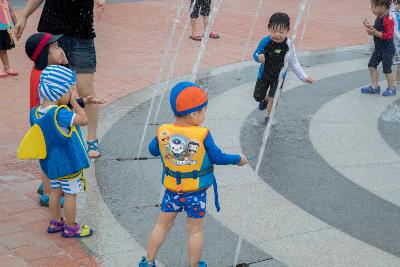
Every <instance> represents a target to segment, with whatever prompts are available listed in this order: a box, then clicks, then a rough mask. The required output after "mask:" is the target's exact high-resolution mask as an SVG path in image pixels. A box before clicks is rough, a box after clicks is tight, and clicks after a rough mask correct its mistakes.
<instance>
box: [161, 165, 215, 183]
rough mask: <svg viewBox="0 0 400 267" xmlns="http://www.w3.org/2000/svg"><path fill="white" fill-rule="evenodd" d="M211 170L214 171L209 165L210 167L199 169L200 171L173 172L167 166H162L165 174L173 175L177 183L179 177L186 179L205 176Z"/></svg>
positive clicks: (179, 180)
mask: <svg viewBox="0 0 400 267" xmlns="http://www.w3.org/2000/svg"><path fill="white" fill-rule="evenodd" d="M213 171H214V167H211V168H209V169H205V170H201V171H196V170H195V171H192V172H174V171H171V170H170V169H169V168H168V167H164V173H165V175H168V176H171V177H174V178H175V179H176V181H177V184H180V183H181V179H187V178H192V179H196V178H198V177H201V176H206V175H207V174H210V173H212V172H213ZM178 182H179V183H178Z"/></svg>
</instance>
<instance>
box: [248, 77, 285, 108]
mask: <svg viewBox="0 0 400 267" xmlns="http://www.w3.org/2000/svg"><path fill="white" fill-rule="evenodd" d="M278 83H279V79H278V78H268V77H264V75H263V77H261V79H259V80H257V82H256V86H255V88H254V94H253V97H254V99H255V100H256V101H257V102H261V101H263V100H264V99H265V96H266V95H267V91H268V89H269V92H268V96H269V97H275V93H276V89H277V88H278Z"/></svg>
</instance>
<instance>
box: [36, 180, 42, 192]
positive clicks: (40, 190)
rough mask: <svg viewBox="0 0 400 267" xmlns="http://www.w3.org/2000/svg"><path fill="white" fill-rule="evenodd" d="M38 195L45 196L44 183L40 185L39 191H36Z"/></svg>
mask: <svg viewBox="0 0 400 267" xmlns="http://www.w3.org/2000/svg"><path fill="white" fill-rule="evenodd" d="M36 193H38V195H43V183H40V185H39V188H38V190H37V191H36Z"/></svg>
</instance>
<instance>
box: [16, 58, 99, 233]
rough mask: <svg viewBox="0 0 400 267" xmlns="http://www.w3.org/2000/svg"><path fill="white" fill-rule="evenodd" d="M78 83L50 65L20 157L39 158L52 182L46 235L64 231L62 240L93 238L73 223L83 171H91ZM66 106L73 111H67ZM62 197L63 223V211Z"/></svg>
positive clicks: (86, 228) (62, 69) (68, 72)
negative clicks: (77, 88)
mask: <svg viewBox="0 0 400 267" xmlns="http://www.w3.org/2000/svg"><path fill="white" fill-rule="evenodd" d="M75 84H76V74H75V72H73V71H71V70H69V69H68V68H65V67H63V66H59V65H51V66H48V67H46V68H45V69H44V70H43V72H42V74H41V76H40V83H39V96H40V103H41V104H40V105H39V106H37V107H35V108H33V109H32V111H31V117H30V118H31V125H32V127H31V129H30V130H29V132H28V133H27V134H26V136H25V137H24V140H23V141H22V143H21V145H20V147H19V148H18V158H20V159H29V158H31V159H32V158H37V159H39V163H40V167H41V169H42V171H43V173H44V174H45V175H46V177H48V179H50V184H51V190H50V203H49V207H50V215H51V221H50V225H49V227H48V229H47V232H48V233H59V232H61V236H62V237H64V238H70V237H77V238H81V237H88V236H90V235H92V233H93V230H92V229H90V227H89V226H87V225H83V226H82V227H81V226H80V225H79V224H77V223H76V222H75V219H76V196H77V194H78V193H81V192H83V191H84V190H85V186H86V183H85V177H84V174H83V169H86V168H88V167H89V166H90V162H89V158H88V156H87V153H86V149H85V146H84V142H83V139H82V135H81V132H80V129H79V126H78V125H86V124H87V117H86V113H85V111H84V110H83V108H82V107H81V106H80V105H79V104H78V103H77V101H76V97H75V96H76V92H75V91H73V92H72V90H73V89H72V87H73V86H74V85H75ZM68 103H70V104H71V105H72V107H73V111H72V110H70V109H69V108H68V107H67V106H66V105H67V104H68ZM32 151H33V152H32ZM32 155H35V156H32ZM62 194H64V214H65V220H64V219H63V217H61V211H60V209H61V208H60V198H61V195H62Z"/></svg>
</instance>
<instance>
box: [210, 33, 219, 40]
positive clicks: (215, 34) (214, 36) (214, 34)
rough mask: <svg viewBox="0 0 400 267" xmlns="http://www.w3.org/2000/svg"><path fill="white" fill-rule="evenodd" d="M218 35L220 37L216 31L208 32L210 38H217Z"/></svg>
mask: <svg viewBox="0 0 400 267" xmlns="http://www.w3.org/2000/svg"><path fill="white" fill-rule="evenodd" d="M219 37H221V36H219V34H218V33H216V32H210V38H213V39H218V38H219Z"/></svg>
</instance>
